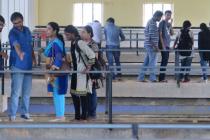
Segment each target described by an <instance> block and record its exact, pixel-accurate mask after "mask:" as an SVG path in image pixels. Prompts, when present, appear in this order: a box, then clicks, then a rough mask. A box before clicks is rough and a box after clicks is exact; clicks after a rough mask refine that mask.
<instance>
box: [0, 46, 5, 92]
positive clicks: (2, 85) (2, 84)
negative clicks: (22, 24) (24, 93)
mask: <svg viewBox="0 0 210 140" xmlns="http://www.w3.org/2000/svg"><path fill="white" fill-rule="evenodd" d="M0 43H1V42H0ZM4 45H5V44H4ZM4 45H3V47H4ZM0 51H2V44H0ZM0 59H1V60H0V62H1V68H0V70H2V71H3V70H4V60H3V58H2V56H1V57H0ZM0 75H1V94H2V95H4V94H5V93H4V86H5V84H4V73H1V74H0Z"/></svg>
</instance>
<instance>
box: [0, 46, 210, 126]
mask: <svg viewBox="0 0 210 140" xmlns="http://www.w3.org/2000/svg"><path fill="white" fill-rule="evenodd" d="M5 45H6V46H5V47H4V48H3V50H4V51H8V50H9V49H10V48H8V44H5ZM101 51H104V52H107V51H135V50H131V49H101ZM141 51H143V50H141ZM179 51H189V50H170V52H175V65H174V67H171V68H168V67H155V68H154V67H144V68H149V69H151V68H152V69H154V70H156V72H158V73H159V72H161V73H166V74H167V73H168V72H173V73H174V74H175V76H176V80H177V87H180V79H179V74H180V73H182V71H181V68H192V67H180V66H179V63H180V58H179V53H178V52H179ZM192 51H193V52H194V53H198V52H203V51H210V50H192ZM5 64H7V63H6V62H5ZM5 68H8V66H7V65H5ZM116 68H117V67H116V66H113V67H109V69H107V70H104V71H94V72H93V71H90V72H89V73H105V74H106V78H105V79H106V91H105V92H106V104H105V107H106V110H105V113H107V114H108V123H109V124H112V123H113V120H112V117H113V112H112V80H113V79H112V77H113V73H115V72H117V71H116V70H115V69H116ZM160 68H168V70H167V71H160ZM203 68H204V67H203ZM205 68H206V69H207V70H208V71H207V72H206V74H209V67H205ZM113 69H114V70H113ZM200 69H201V68H193V69H192V70H191V72H190V73H192V74H193V73H195V72H198V70H200ZM121 72H124V73H135V74H138V72H137V71H136V72H133V71H132V72H131V71H130V70H121ZM5 73H31V74H41V75H44V74H46V73H66V74H70V75H71V74H72V73H79V72H77V71H47V70H36V71H34V70H32V71H11V70H8V69H6V70H3V71H0V74H3V75H2V89H1V90H2V94H5V92H4V87H5V85H4V84H5V82H4V79H5V78H4V74H5ZM200 75H202V74H200Z"/></svg>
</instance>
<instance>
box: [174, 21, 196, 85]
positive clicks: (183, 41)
mask: <svg viewBox="0 0 210 140" xmlns="http://www.w3.org/2000/svg"><path fill="white" fill-rule="evenodd" d="M190 28H191V22H190V21H189V20H186V21H184V22H183V27H182V29H181V30H180V31H179V32H178V34H177V37H176V39H175V42H174V46H173V48H175V49H178V51H179V55H180V57H181V69H180V74H179V81H181V82H184V83H185V82H189V81H190V78H189V72H190V67H191V63H192V58H193V53H192V50H193V44H194V35H193V32H192V31H191V30H190ZM182 50H183V51H182ZM187 50H189V51H187Z"/></svg>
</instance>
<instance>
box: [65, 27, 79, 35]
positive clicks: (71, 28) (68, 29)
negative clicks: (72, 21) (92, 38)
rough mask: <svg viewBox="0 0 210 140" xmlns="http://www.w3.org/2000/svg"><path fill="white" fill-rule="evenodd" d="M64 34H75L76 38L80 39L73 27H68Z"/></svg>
mask: <svg viewBox="0 0 210 140" xmlns="http://www.w3.org/2000/svg"><path fill="white" fill-rule="evenodd" d="M64 32H66V33H71V34H74V35H75V37H80V35H79V32H78V30H77V28H76V27H74V26H73V25H68V26H66V27H65V29H64Z"/></svg>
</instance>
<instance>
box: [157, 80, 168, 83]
mask: <svg viewBox="0 0 210 140" xmlns="http://www.w3.org/2000/svg"><path fill="white" fill-rule="evenodd" d="M159 82H160V83H168V81H167V80H161V81H159Z"/></svg>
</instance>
